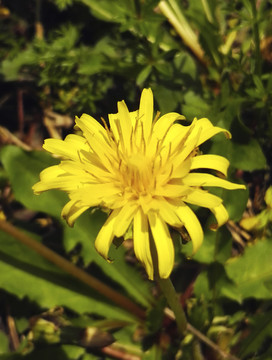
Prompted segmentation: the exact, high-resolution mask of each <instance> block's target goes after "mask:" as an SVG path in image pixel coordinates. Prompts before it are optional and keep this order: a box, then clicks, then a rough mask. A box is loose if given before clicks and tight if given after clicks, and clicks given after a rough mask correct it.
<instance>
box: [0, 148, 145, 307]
mask: <svg viewBox="0 0 272 360" xmlns="http://www.w3.org/2000/svg"><path fill="white" fill-rule="evenodd" d="M1 160H2V163H3V166H4V168H5V170H6V172H7V173H8V175H9V179H10V182H11V185H12V189H13V191H14V195H15V198H16V200H18V201H20V202H21V203H22V204H23V205H24V206H26V207H27V208H28V209H31V210H35V211H41V212H45V213H47V214H49V215H51V216H54V217H55V218H57V219H58V220H59V222H60V223H61V224H62V226H63V244H64V247H65V249H66V250H67V251H71V250H72V249H73V248H74V247H75V246H76V245H77V244H81V246H82V249H81V253H80V254H81V256H82V257H83V260H84V262H85V264H89V263H90V262H91V261H94V262H95V263H96V264H97V265H99V267H100V268H101V269H102V271H103V272H105V273H106V274H107V275H108V276H109V277H110V278H111V279H112V280H113V281H115V282H117V283H119V284H121V285H122V286H123V287H124V288H125V289H126V291H127V293H128V294H130V295H131V296H133V298H134V299H135V300H137V301H138V302H139V303H140V304H142V305H143V306H148V305H149V303H150V302H151V301H152V297H151V295H150V292H149V284H148V283H147V282H146V281H143V279H142V278H141V276H140V275H139V273H138V272H137V270H136V269H135V268H134V267H132V266H129V265H128V264H127V263H126V261H125V250H124V248H123V247H120V248H119V249H118V252H116V253H115V254H114V259H116V261H115V262H114V263H113V264H109V263H108V262H107V261H105V260H104V259H103V258H102V257H101V256H100V255H99V254H98V253H97V251H96V250H95V247H94V242H95V238H96V236H97V233H98V231H99V230H100V228H101V227H102V225H103V224H104V222H105V220H106V214H105V213H102V212H101V211H95V212H90V211H86V212H85V213H84V214H83V215H81V217H80V218H79V219H78V220H77V221H76V223H75V226H74V227H73V228H70V227H69V226H68V225H67V224H66V223H65V222H64V220H62V219H61V218H60V214H61V210H62V208H63V206H64V205H65V203H66V202H67V201H68V197H67V195H66V194H64V193H63V192H60V191H47V192H45V193H43V194H41V195H39V196H37V195H34V194H33V191H32V185H33V184H34V183H36V182H37V181H38V180H39V173H40V171H41V170H43V169H44V168H46V167H48V166H51V165H54V164H56V163H58V162H59V161H56V159H53V158H52V157H51V156H50V155H49V154H47V153H45V152H41V151H32V152H25V151H23V150H21V149H19V148H18V147H14V146H7V147H5V148H3V149H2V151H1Z"/></svg>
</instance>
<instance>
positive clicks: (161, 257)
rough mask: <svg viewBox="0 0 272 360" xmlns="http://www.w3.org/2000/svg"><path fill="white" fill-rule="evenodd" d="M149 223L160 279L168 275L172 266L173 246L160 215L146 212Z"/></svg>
mask: <svg viewBox="0 0 272 360" xmlns="http://www.w3.org/2000/svg"><path fill="white" fill-rule="evenodd" d="M148 220H149V225H150V228H151V232H152V235H153V239H154V243H155V247H156V252H157V257H158V271H159V276H160V278H162V279H166V278H168V277H169V275H170V273H171V271H172V269H173V266H174V246H173V241H172V238H171V236H170V234H169V230H168V227H167V225H166V223H165V222H164V221H163V220H162V219H161V217H160V215H157V214H156V213H154V212H150V213H148Z"/></svg>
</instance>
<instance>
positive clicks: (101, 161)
mask: <svg viewBox="0 0 272 360" xmlns="http://www.w3.org/2000/svg"><path fill="white" fill-rule="evenodd" d="M177 121H179V122H177ZM183 121H184V117H183V116H182V115H180V114H178V113H174V112H172V113H168V114H165V115H163V116H161V117H159V115H157V116H156V117H155V119H154V121H153V94H152V91H151V89H144V90H143V92H142V95H141V100H140V106H139V110H137V111H133V112H129V110H128V109H127V106H126V104H125V102H124V101H121V102H118V112H117V114H109V124H110V128H108V127H107V125H106V123H105V124H104V127H103V126H102V125H100V123H99V122H97V121H96V120H95V119H94V118H92V117H91V116H89V115H86V114H83V115H82V116H81V117H80V118H76V125H75V128H76V129H80V130H81V131H82V135H68V136H67V137H66V138H65V140H64V141H62V140H56V139H47V140H45V143H44V146H43V147H44V149H45V150H47V151H49V152H51V153H53V154H57V155H59V156H60V157H61V159H62V160H61V162H60V164H59V165H55V166H51V167H49V168H47V169H45V170H44V171H42V172H41V174H40V182H38V183H37V184H35V185H34V186H33V190H34V192H35V193H36V194H39V193H41V192H43V191H46V190H49V189H59V190H63V191H66V192H67V193H68V195H69V198H70V201H69V202H68V203H67V204H66V205H65V206H64V208H63V210H62V216H63V217H64V218H65V219H66V221H67V223H68V224H69V225H70V226H72V225H73V223H74V221H75V220H76V219H77V218H78V217H79V216H80V214H82V213H83V212H84V211H85V210H87V209H88V208H90V207H94V206H101V207H104V208H107V209H109V210H110V215H109V217H108V219H107V221H106V222H105V224H104V225H103V226H102V228H101V230H100V232H99V233H98V235H97V238H96V241H95V247H96V249H97V251H98V252H99V253H100V254H101V255H102V256H103V257H104V258H106V259H108V251H109V247H110V245H111V243H112V241H113V239H114V237H122V236H123V235H124V234H125V233H126V231H127V230H128V228H129V227H130V225H132V227H133V241H134V252H135V255H136V257H137V258H138V259H139V260H140V262H141V263H143V265H144V266H145V269H146V271H147V274H148V277H149V278H150V279H153V276H154V264H153V258H152V254H151V241H152V244H154V245H155V249H156V253H157V261H158V271H159V276H160V277H161V278H167V277H169V275H170V273H171V271H172V268H173V265H174V247H173V242H172V239H171V236H170V233H169V228H168V226H171V227H174V228H177V229H179V228H183V227H185V228H186V230H187V232H188V234H189V235H190V238H191V240H192V243H193V248H194V251H196V250H197V249H198V248H199V246H200V245H201V243H202V240H203V231H202V228H201V225H200V223H199V221H198V219H197V217H196V215H195V213H194V212H193V211H192V210H191V208H190V207H189V206H188V205H187V204H194V205H198V206H202V207H205V208H209V209H210V210H211V211H212V213H213V214H214V216H215V218H216V220H217V225H214V226H213V228H214V229H216V228H217V227H219V226H221V225H222V224H224V223H225V222H226V221H227V220H228V213H227V211H226V209H225V207H224V206H223V204H222V199H221V198H220V197H218V196H215V195H213V194H210V193H208V191H207V190H206V187H207V186H208V187H209V186H216V187H222V188H225V189H229V190H233V189H243V188H244V186H243V185H238V184H233V183H231V182H229V181H227V180H225V179H223V178H222V176H221V177H217V176H215V175H212V174H209V173H207V169H211V170H213V171H214V172H216V173H220V174H222V175H223V176H226V173H227V168H228V166H229V162H228V160H227V159H225V158H224V157H222V156H218V155H201V154H199V152H198V147H199V146H200V145H201V144H202V143H204V142H205V141H206V140H208V139H210V138H211V137H212V136H214V135H216V134H218V133H220V132H224V133H225V134H226V136H227V137H230V133H229V132H228V131H226V130H224V129H222V128H219V127H216V126H213V125H212V123H211V122H210V121H209V120H208V119H205V118H203V119H199V120H197V119H195V120H194V121H193V122H192V123H191V125H189V126H186V125H185V124H184V125H183V124H182V122H183ZM201 169H205V172H204V173H203V172H201V171H200V170H201ZM150 236H152V240H151V239H150Z"/></svg>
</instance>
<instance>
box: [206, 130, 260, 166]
mask: <svg viewBox="0 0 272 360" xmlns="http://www.w3.org/2000/svg"><path fill="white" fill-rule="evenodd" d="M210 153H213V154H217V155H222V156H225V157H226V158H227V159H228V160H229V161H230V163H231V165H232V166H234V167H235V168H237V169H241V170H245V171H254V170H262V169H265V168H266V166H267V165H266V158H265V156H264V154H263V151H262V149H261V147H260V145H259V143H258V141H257V140H256V139H253V138H250V139H247V140H246V141H245V142H239V143H238V142H236V141H234V140H228V141H227V140H226V141H222V138H221V137H219V136H216V137H214V138H213V144H212V147H211V149H210Z"/></svg>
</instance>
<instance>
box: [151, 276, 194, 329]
mask: <svg viewBox="0 0 272 360" xmlns="http://www.w3.org/2000/svg"><path fill="white" fill-rule="evenodd" d="M157 281H158V283H159V286H160V288H161V291H162V293H163V294H164V296H165V298H166V300H167V302H168V305H169V306H170V308H171V309H172V311H173V312H174V314H175V317H176V322H177V327H178V331H179V333H180V335H181V336H184V334H185V332H186V329H187V319H186V315H185V313H184V311H183V308H182V306H181V304H180V302H179V297H178V295H177V293H176V290H175V288H174V286H173V283H172V281H171V280H170V278H168V279H160V278H159V277H158V279H157Z"/></svg>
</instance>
